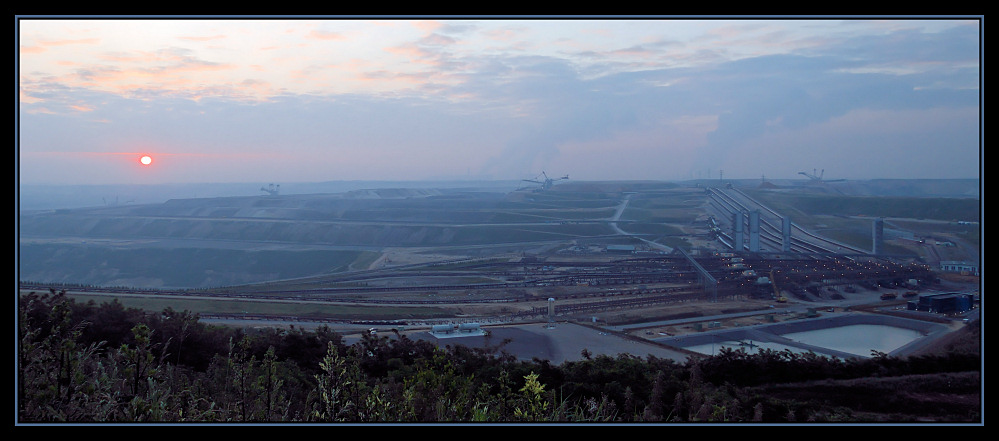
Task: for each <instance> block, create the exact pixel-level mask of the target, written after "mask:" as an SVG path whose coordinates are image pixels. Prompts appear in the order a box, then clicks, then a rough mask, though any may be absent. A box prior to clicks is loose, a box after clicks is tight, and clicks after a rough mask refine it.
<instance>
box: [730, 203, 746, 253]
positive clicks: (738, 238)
mask: <svg viewBox="0 0 999 441" xmlns="http://www.w3.org/2000/svg"><path fill="white" fill-rule="evenodd" d="M745 222H746V221H745V215H744V214H742V212H741V211H738V212H736V213H735V214H733V215H732V229H733V231H734V232H733V234H732V236H733V238H734V240H735V243H733V244H732V248H734V249H735V251H742V250H743V248H744V244H745V242H744V241H745V238H744V237H743V234H744V233H743V231H744V228H745Z"/></svg>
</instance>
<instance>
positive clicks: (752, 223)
mask: <svg viewBox="0 0 999 441" xmlns="http://www.w3.org/2000/svg"><path fill="white" fill-rule="evenodd" d="M749 251H750V252H751V253H758V252H760V210H753V211H751V212H750V213H749Z"/></svg>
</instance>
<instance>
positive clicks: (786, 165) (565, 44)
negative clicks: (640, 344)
mask: <svg viewBox="0 0 999 441" xmlns="http://www.w3.org/2000/svg"><path fill="white" fill-rule="evenodd" d="M17 18H18V19H17V20H16V38H17V44H18V54H17V63H18V66H17V71H18V87H19V102H18V134H17V136H18V152H17V156H18V157H17V160H18V162H17V169H16V173H17V175H18V183H19V185H20V184H71V185H79V184H96V185H100V184H163V183H205V182H212V183H224V182H282V183H288V182H323V181H340V180H392V181H405V180H468V179H474V180H518V179H531V178H534V177H536V176H537V175H539V174H540V173H541V172H542V171H545V172H546V173H548V175H549V176H562V175H565V174H568V175H570V177H571V179H574V180H621V179H629V180H631V179H641V180H676V179H695V178H717V177H718V176H719V173H724V177H725V178H732V179H736V178H759V177H760V176H766V177H767V178H772V179H798V178H802V177H801V176H799V175H798V172H800V171H809V172H811V171H812V170H813V169H819V170H825V177H826V178H828V179H878V178H887V179H901V178H939V179H948V178H976V177H979V176H980V171H981V156H982V152H981V139H982V138H981V137H982V126H981V122H982V115H981V111H982V109H981V107H980V102H981V85H982V77H981V71H982V65H981V55H982V49H981V42H982V34H981V30H982V23H981V21H980V20H978V19H976V17H968V18H928V19H925V20H922V19H901V18H886V19H882V20H869V19H851V18H846V19H838V20H829V19H808V18H806V19H800V20H789V19H773V20H767V19H738V18H737V19H686V18H679V19H651V18H643V19H635V20H632V19H619V18H613V19H592V18H590V19H572V20H570V19H525V20H520V19H471V20H467V19H466V20H457V19H448V18H440V19H419V20H409V19H383V20H358V19H350V18H346V19H345V18H339V19H319V18H301V19H277V18H263V19H232V18H217V19H215V18H212V19H180V18H172V19H152V18H143V19H126V18H107V19H91V18H70V19H65V18H58V19H55V18H47V17H17ZM142 154H148V155H150V156H151V157H152V158H153V163H152V164H150V165H149V166H143V165H141V164H140V163H139V157H140V156H141V155H142Z"/></svg>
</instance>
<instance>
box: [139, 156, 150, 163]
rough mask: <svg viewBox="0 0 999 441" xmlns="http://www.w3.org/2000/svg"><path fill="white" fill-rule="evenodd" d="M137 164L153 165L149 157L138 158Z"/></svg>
mask: <svg viewBox="0 0 999 441" xmlns="http://www.w3.org/2000/svg"><path fill="white" fill-rule="evenodd" d="M139 162H140V163H141V164H142V165H149V164H152V163H153V158H152V157H150V156H149V155H144V156H143V157H141V158H139Z"/></svg>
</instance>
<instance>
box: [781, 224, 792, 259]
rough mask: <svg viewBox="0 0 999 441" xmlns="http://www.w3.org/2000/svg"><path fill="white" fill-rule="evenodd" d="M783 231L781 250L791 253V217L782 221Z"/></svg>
mask: <svg viewBox="0 0 999 441" xmlns="http://www.w3.org/2000/svg"><path fill="white" fill-rule="evenodd" d="M780 229H781V237H782V239H783V240H782V241H781V249H782V250H783V251H785V252H788V251H791V217H790V216H784V217H782V218H781V220H780Z"/></svg>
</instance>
